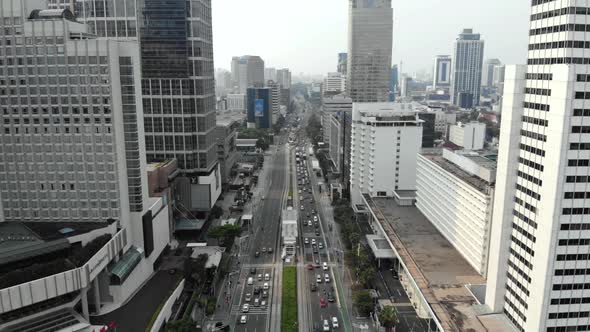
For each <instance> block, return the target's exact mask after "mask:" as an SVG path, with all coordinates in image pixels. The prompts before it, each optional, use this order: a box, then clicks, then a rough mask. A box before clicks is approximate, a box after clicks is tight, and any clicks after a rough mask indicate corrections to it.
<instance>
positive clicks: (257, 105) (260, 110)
mask: <svg viewBox="0 0 590 332" xmlns="http://www.w3.org/2000/svg"><path fill="white" fill-rule="evenodd" d="M254 116H255V117H257V118H261V117H263V116H264V99H256V100H255V101H254Z"/></svg>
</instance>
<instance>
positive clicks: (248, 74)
mask: <svg viewBox="0 0 590 332" xmlns="http://www.w3.org/2000/svg"><path fill="white" fill-rule="evenodd" d="M231 67H232V80H233V82H234V83H233V85H234V86H235V87H236V91H234V92H235V93H243V94H246V92H247V90H248V88H250V87H263V86H264V83H265V82H266V81H265V80H264V60H262V58H261V57H259V56H257V55H244V56H241V57H233V58H232V65H231Z"/></svg>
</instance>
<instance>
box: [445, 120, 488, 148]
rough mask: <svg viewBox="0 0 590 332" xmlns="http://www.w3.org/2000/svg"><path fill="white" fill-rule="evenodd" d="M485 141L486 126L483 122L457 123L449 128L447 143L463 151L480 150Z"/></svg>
mask: <svg viewBox="0 0 590 332" xmlns="http://www.w3.org/2000/svg"><path fill="white" fill-rule="evenodd" d="M485 139H486V124H485V123H483V122H477V121H473V122H469V123H461V122H459V123H457V124H455V125H452V126H451V127H450V128H449V141H451V142H453V143H455V144H457V145H458V146H460V147H462V148H464V149H465V150H481V149H483V147H484V143H485Z"/></svg>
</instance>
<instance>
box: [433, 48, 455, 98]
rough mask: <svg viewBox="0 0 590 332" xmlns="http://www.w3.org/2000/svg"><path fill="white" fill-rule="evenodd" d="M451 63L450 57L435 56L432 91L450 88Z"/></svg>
mask: <svg viewBox="0 0 590 332" xmlns="http://www.w3.org/2000/svg"><path fill="white" fill-rule="evenodd" d="M451 63H452V61H451V56H450V55H437V56H436V57H435V58H434V72H433V73H432V76H433V80H432V88H433V89H435V90H436V89H447V90H448V89H449V88H450V87H451V69H452V67H451Z"/></svg>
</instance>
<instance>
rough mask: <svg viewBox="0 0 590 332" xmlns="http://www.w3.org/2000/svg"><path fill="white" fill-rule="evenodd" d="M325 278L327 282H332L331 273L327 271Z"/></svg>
mask: <svg viewBox="0 0 590 332" xmlns="http://www.w3.org/2000/svg"><path fill="white" fill-rule="evenodd" d="M324 280H325V281H326V282H330V275H329V274H327V273H326V274H324Z"/></svg>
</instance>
